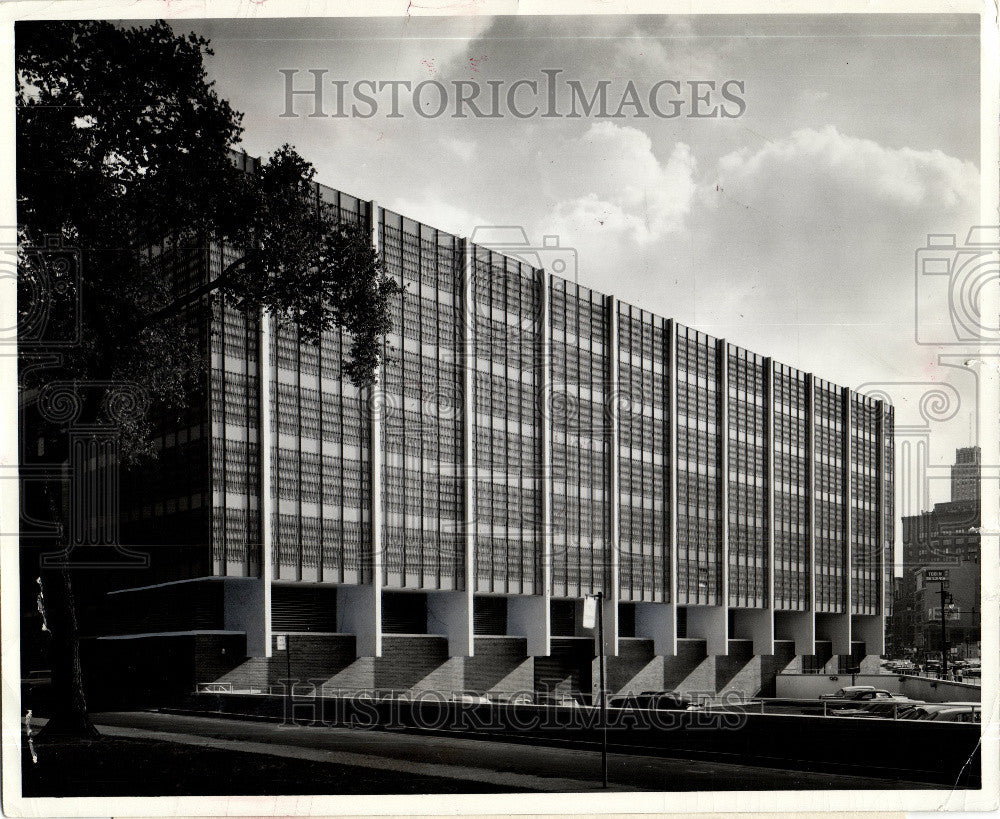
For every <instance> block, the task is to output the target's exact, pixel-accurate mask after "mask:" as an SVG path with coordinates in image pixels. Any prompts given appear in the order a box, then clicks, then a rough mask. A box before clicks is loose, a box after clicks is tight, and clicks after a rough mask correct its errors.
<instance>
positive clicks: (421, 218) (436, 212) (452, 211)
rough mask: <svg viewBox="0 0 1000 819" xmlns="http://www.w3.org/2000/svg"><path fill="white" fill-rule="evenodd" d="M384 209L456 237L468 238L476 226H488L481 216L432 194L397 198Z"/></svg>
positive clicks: (487, 222) (487, 221)
mask: <svg viewBox="0 0 1000 819" xmlns="http://www.w3.org/2000/svg"><path fill="white" fill-rule="evenodd" d="M386 207H388V208H389V210H391V211H395V212H396V213H399V214H401V215H402V216H406V217H408V218H410V219H414V220H416V221H418V222H422V223H424V224H425V225H430V226H431V227H435V228H438V229H439V230H444V231H447V232H448V233H452V234H454V235H456V236H468V235H470V234H471V233H472V231H473V230H474V229H475V228H476V226H478V225H484V224H490V222H489V220H487V219H485V218H484V217H483V216H481V215H478V214H476V213H474V212H473V211H470V210H466V209H465V208H462V207H460V206H458V205H455V204H453V203H452V202H451V201H445V200H444V199H441V198H439V197H438V196H436V195H434V194H432V193H425V194H424V195H422V196H419V197H405V196H404V197H397V198H396V199H393V200H391V201H390V202H388V203H387V204H386Z"/></svg>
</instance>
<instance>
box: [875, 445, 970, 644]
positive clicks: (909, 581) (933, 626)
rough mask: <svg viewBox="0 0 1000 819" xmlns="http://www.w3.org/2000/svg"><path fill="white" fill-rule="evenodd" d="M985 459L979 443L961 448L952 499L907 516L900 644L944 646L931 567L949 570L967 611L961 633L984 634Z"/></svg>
mask: <svg viewBox="0 0 1000 819" xmlns="http://www.w3.org/2000/svg"><path fill="white" fill-rule="evenodd" d="M980 463H981V450H980V448H979V447H967V448H964V449H959V450H957V451H956V453H955V464H954V465H953V466H952V468H951V476H952V480H951V500H950V501H947V502H944V503H938V504H935V505H934V507H933V509H932V510H931V511H929V512H921V513H920V514H919V515H910V516H907V517H904V518H903V519H902V530H903V531H902V535H903V576H902V578H901V582H900V583H899V585H898V587H897V594H896V598H895V600H894V604H893V613H892V617H893V620H894V623H893V628H892V631H893V633H894V634H895V635H897V637H896V640H895V642H896V646H894V647H898V648H899V649H901V650H902V651H905V652H908V653H914V652H916V653H918V654H924V653H926V652H927V651H938V650H939V646H940V635H939V632H940V626H939V624H938V623H937V622H930V621H929V618H928V615H927V612H928V611H929V609H930V608H931V607H932V606H931V604H930V603H928V599H929V598H928V594H932V593H933V594H936V593H937V591H936V590H937V588H938V586H937V585H936V584H931V585H930V587H926V586H925V584H924V583H923V581H922V577H923V573H924V572H925V571H926V570H927V569H948V570H949V583H948V590H949V592H950V593H951V594H952V595H953V596H954V597H955V598H956V599H958V600H960V601H961V607H962V608H961V611H962V612H964V613H963V614H962V615H961V619H960V620H957V621H954V630H955V634H956V636H957V637H960V638H961V639H962V640H963V641H964V642H966V643H969V642H970V641H971V642H973V643H975V642H977V641H978V640H979V637H978V633H979V614H978V613H977V612H978V611H979V603H978V601H979V588H980V587H979V573H980V551H981V540H982V538H981V535H980V528H979V527H980V485H981V479H980ZM928 588H929V589H930V590H929V591H928ZM936 605H938V606H939V605H940V604H939V603H938V604H936ZM949 622H951V621H949Z"/></svg>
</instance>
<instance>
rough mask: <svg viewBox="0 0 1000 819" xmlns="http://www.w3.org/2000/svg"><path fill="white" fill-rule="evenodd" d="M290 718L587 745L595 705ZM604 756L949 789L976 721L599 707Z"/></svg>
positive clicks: (268, 712) (382, 706)
mask: <svg viewBox="0 0 1000 819" xmlns="http://www.w3.org/2000/svg"><path fill="white" fill-rule="evenodd" d="M184 707H185V709H187V710H189V711H191V710H193V711H197V712H200V713H216V714H219V715H230V716H238V717H245V716H250V717H256V718H261V717H263V718H270V719H277V720H282V719H284V714H285V710H286V707H287V705H286V703H285V702H284V701H283V700H282V698H281V697H275V696H265V695H256V696H255V695H235V694H220V695H212V694H204V695H196V696H191V697H188V698H187V700H186V702H185V704H184ZM292 707H293V709H294V711H293V713H294V714H295V719H296V721H297V722H302V723H303V724H310V725H313V726H316V727H320V726H328V727H333V726H341V727H351V728H355V729H359V730H362V729H366V730H374V729H378V728H381V727H389V726H391V727H392V728H395V729H405V730H411V731H446V732H448V733H453V732H456V731H457V732H460V733H462V734H463V736H465V737H467V738H470V739H476V738H481V739H488V740H492V741H496V740H507V741H516V742H531V743H532V744H546V743H548V742H552V743H557V744H558V745H559V746H560V747H566V746H567V745H569V746H571V747H573V746H575V747H585V748H588V749H589V748H595V747H598V746H599V743H600V736H601V730H600V723H599V712H598V709H596V708H566V707H546V706H537V705H513V704H509V703H508V704H503V705H468V704H461V703H455V702H445V701H442V700H441V699H439V698H435V697H427V696H418V697H417V698H416V699H415V700H414V701H406V700H399V699H388V698H374V699H336V698H325V699H324V698H319V697H314V698H308V697H303V698H299V697H297V698H295V701H294V703H292ZM608 725H609V727H608V729H607V734H608V745H609V750H610V751H611V752H612V753H621V754H645V755H663V756H676V757H681V758H685V759H699V758H701V759H715V760H723V761H732V762H736V763H739V764H748V763H750V764H753V763H756V764H762V765H770V766H777V767H782V768H793V769H796V768H804V769H815V768H816V767H819V768H820V769H826V770H831V771H844V772H857V773H863V775H866V776H874V777H882V778H885V779H886V780H887V782H886V787H887V788H891V787H898V785H896V784H895V783H896V782H897V781H899V780H911V781H919V782H924V783H930V784H937V785H940V786H941V787H949V788H975V787H978V786H979V781H980V764H981V761H980V751H979V737H980V726H978V725H967V724H963V723H935V722H924V721H920V720H900V721H895V720H859V719H853V718H850V717H843V718H841V717H812V716H798V715H795V716H792V715H773V714H750V713H737V712H728V713H710V712H705V711H683V712H681V711H661V712H649V711H633V712H630V711H628V710H625V709H609V710H608Z"/></svg>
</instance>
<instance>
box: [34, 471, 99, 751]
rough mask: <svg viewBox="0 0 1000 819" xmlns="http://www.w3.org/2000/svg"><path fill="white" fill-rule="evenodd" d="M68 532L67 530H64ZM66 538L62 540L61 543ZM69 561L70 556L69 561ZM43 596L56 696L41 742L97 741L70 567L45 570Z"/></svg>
mask: <svg viewBox="0 0 1000 819" xmlns="http://www.w3.org/2000/svg"><path fill="white" fill-rule="evenodd" d="M46 494H47V495H48V500H49V508H50V509H52V510H53V513H54V514H53V520H59V521H60V522H63V523H65V522H64V521H62V520H61V518H62V516H61V515H60V514H58V510H57V507H56V503H55V501H54V499H53V498H52V496H51V495H50V494H49V493H48V491H46ZM64 531H65V527H64ZM61 541H62V538H60V544H61ZM66 560H67V562H68V557H67V558H66ZM41 577H42V595H43V600H44V607H45V621H46V624H47V626H48V630H49V662H50V663H51V666H52V696H51V703H50V714H49V721H48V724H47V725H46V726H45V727H44V728H42V730H41V732H39V739H41V740H44V739H49V738H53V737H75V738H80V739H97V738H98V737H99V736H100V734H99V733H98V732H97V729H96V728H95V727H94V723H93V722H91V719H90V714H89V713H88V712H87V698H86V696H85V694H84V691H83V670H82V668H81V666H80V635H79V631H78V630H77V622H76V605H75V601H74V597H73V582H72V580H71V578H70V569H69V566H68V565H63V566H60V567H56V568H52V569H42V570H41Z"/></svg>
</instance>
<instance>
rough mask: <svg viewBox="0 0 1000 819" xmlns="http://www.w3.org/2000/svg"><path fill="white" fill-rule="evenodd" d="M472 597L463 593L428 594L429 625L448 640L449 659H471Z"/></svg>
mask: <svg viewBox="0 0 1000 819" xmlns="http://www.w3.org/2000/svg"><path fill="white" fill-rule="evenodd" d="M471 601H472V595H471V594H467V593H466V592H465V591H464V590H462V591H442V592H435V591H431V592H428V593H427V621H428V623H427V625H428V631H430V632H432V633H435V634H437V633H441V632H443V633H444V635H445V637H447V638H448V656H449V657H471V656H472V652H473V627H472V605H471Z"/></svg>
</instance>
